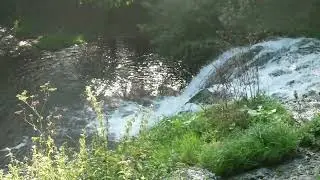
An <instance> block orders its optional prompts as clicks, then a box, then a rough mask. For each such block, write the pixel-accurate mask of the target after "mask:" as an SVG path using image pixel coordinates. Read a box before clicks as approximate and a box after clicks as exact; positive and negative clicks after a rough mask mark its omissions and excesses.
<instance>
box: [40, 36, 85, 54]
mask: <svg viewBox="0 0 320 180" xmlns="http://www.w3.org/2000/svg"><path fill="white" fill-rule="evenodd" d="M84 42H85V39H84V36H83V35H72V34H71V35H70V34H63V33H57V34H50V35H45V36H42V37H40V39H39V42H38V43H37V44H36V46H37V47H38V48H40V49H43V50H59V49H62V48H66V47H69V46H72V45H74V44H82V43H84Z"/></svg>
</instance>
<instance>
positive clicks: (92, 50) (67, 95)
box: [0, 38, 186, 155]
mask: <svg viewBox="0 0 320 180" xmlns="http://www.w3.org/2000/svg"><path fill="white" fill-rule="evenodd" d="M137 42H139V43H137ZM0 58H1V59H0V68H1V71H0V150H1V149H3V148H4V147H6V146H9V147H10V146H16V145H17V144H19V142H21V141H22V140H23V139H24V136H26V135H30V134H31V133H32V131H33V130H32V128H29V127H28V126H27V125H26V124H24V123H23V122H22V120H21V119H19V118H17V117H15V116H14V111H15V110H17V103H18V102H17V100H16V98H15V95H16V94H17V93H19V92H20V91H21V90H23V89H28V90H30V91H31V92H36V89H37V87H39V85H41V84H43V83H45V82H47V81H50V82H51V84H53V85H54V86H56V87H57V88H58V91H57V93H56V94H55V95H54V96H52V97H51V99H50V104H49V107H48V108H52V109H53V107H56V109H60V110H62V113H63V114H65V116H64V119H63V121H62V122H63V123H61V125H63V126H65V128H63V129H62V130H61V132H65V133H64V134H63V135H65V136H70V137H72V136H73V134H72V133H79V132H80V131H81V129H82V128H84V127H85V125H86V124H85V122H84V121H83V120H82V119H90V118H88V117H84V116H87V115H86V114H83V113H81V111H79V109H81V108H83V106H84V104H85V101H84V100H83V91H84V87H85V86H86V85H91V86H92V87H94V88H95V89H96V92H97V95H98V96H99V97H100V98H101V99H102V100H104V102H105V103H106V104H107V106H106V107H108V108H109V109H107V110H113V109H115V108H117V107H118V106H120V102H121V101H123V100H125V101H128V100H129V101H133V102H137V103H141V104H145V103H148V101H151V100H152V99H154V98H155V97H156V96H163V95H170V96H172V95H176V94H177V93H178V92H179V90H180V89H181V88H182V86H183V85H184V84H185V83H186V82H185V80H184V79H185V78H184V75H183V72H184V70H183V68H182V67H181V66H180V65H179V64H178V63H166V61H165V60H164V59H162V58H161V57H159V56H157V55H156V54H154V53H152V52H151V51H150V49H149V47H148V45H147V44H145V43H141V41H139V40H138V39H135V38H117V39H111V40H103V41H102V40H101V41H99V42H97V43H90V44H87V45H83V46H82V45H81V46H73V47H70V48H67V49H64V50H61V51H58V52H39V53H34V54H33V55H30V56H25V57H18V58H9V57H6V58H5V57H0ZM70 130H75V131H70ZM0 155H1V154H0Z"/></svg>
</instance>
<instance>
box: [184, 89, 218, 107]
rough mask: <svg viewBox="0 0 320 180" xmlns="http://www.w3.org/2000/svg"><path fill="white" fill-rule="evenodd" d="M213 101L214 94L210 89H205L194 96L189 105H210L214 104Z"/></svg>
mask: <svg viewBox="0 0 320 180" xmlns="http://www.w3.org/2000/svg"><path fill="white" fill-rule="evenodd" d="M213 99H214V96H213V93H212V92H211V91H209V90H208V89H203V90H201V91H199V92H198V93H197V94H196V95H195V96H193V97H192V98H191V99H190V100H189V101H188V103H197V104H209V103H212V102H213Z"/></svg>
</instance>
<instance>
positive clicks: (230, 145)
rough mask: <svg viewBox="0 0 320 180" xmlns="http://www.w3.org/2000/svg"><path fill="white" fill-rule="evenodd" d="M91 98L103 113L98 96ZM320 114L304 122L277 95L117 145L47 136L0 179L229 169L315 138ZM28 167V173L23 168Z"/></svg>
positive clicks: (275, 157) (224, 172)
mask: <svg viewBox="0 0 320 180" xmlns="http://www.w3.org/2000/svg"><path fill="white" fill-rule="evenodd" d="M91 100H92V101H94V103H93V104H94V107H95V109H97V112H98V114H100V115H101V112H100V113H99V106H100V104H99V103H97V99H95V98H91ZM319 119H320V118H316V119H315V121H313V122H311V123H310V124H308V125H306V126H303V127H302V128H299V127H298V126H297V125H295V124H294V121H293V120H292V116H291V115H290V114H289V113H288V112H287V111H286V110H285V109H284V108H283V107H282V106H281V105H280V104H279V103H278V102H276V101H274V100H272V99H270V98H268V97H265V96H260V97H257V98H255V99H250V100H241V101H238V102H235V103H230V104H228V105H227V106H225V105H219V106H213V107H211V108H208V109H206V110H204V111H202V112H198V113H185V114H180V115H177V116H174V117H170V118H165V119H163V120H161V121H160V122H159V123H157V124H156V125H155V126H154V127H153V128H151V129H149V130H145V131H143V132H142V133H141V134H140V135H139V136H138V137H135V138H130V137H125V138H123V140H122V141H120V142H119V144H118V145H117V147H116V148H115V149H113V150H111V149H108V148H107V147H106V145H107V144H106V143H105V141H104V140H103V139H102V141H101V136H99V135H97V136H96V138H94V141H93V142H92V143H88V142H86V138H85V136H83V137H82V138H81V139H80V141H79V146H80V150H79V151H71V152H72V153H66V150H65V149H61V148H60V149H59V148H56V147H55V146H54V143H53V142H52V141H51V140H50V138H49V139H43V140H45V141H44V142H46V143H44V146H41V148H39V149H38V150H37V151H36V152H34V155H33V157H32V159H31V162H25V163H22V164H17V163H13V164H12V165H11V168H10V171H9V173H7V174H6V175H1V172H0V179H6V178H7V179H23V178H24V177H30V178H38V179H160V178H161V177H169V179H170V174H171V173H172V172H173V171H175V170H178V169H180V168H183V167H188V166H198V167H201V168H206V169H208V170H210V171H212V172H214V173H216V174H217V175H221V176H228V175H232V174H235V173H239V172H244V171H247V170H250V169H254V168H258V167H261V166H265V165H273V164H277V163H280V162H282V161H283V160H284V159H287V158H291V157H294V156H295V155H296V150H297V148H298V146H299V145H300V144H307V143H306V142H309V141H307V137H309V136H311V135H312V136H314V137H315V138H318V132H319V130H318V127H320V126H318V125H319V124H320V123H319V122H320V121H319ZM48 142H49V143H48ZM312 142H313V141H312ZM48 152H50V153H49V154H48ZM67 154H71V155H67ZM26 169H27V174H28V176H22V175H21V174H19V173H20V172H25V170H26ZM13 177H16V178H13Z"/></svg>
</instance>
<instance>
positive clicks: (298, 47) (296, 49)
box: [88, 38, 320, 138]
mask: <svg viewBox="0 0 320 180" xmlns="http://www.w3.org/2000/svg"><path fill="white" fill-rule="evenodd" d="M256 49H259V51H258V52H256V53H255V54H254V56H253V58H252V59H250V60H249V61H251V62H255V61H261V62H263V63H262V64H260V65H259V76H260V88H261V90H263V91H265V92H266V93H267V94H269V95H275V94H279V93H280V94H281V93H282V94H283V96H286V97H289V96H290V94H291V93H292V92H293V91H298V92H299V93H303V92H305V91H307V90H308V89H310V87H311V86H312V85H314V84H317V83H318V85H319V87H320V78H318V77H317V75H316V74H317V72H318V76H320V41H318V40H315V39H308V38H296V39H292V38H279V39H275V40H270V41H265V42H261V43H258V44H255V45H252V46H247V47H239V48H233V49H231V50H228V51H226V52H224V53H223V54H221V55H220V56H219V57H218V58H216V59H214V60H213V62H212V63H210V64H208V65H206V66H204V67H203V68H202V69H201V70H200V72H199V73H198V74H197V75H196V76H195V77H194V78H193V79H192V81H191V82H190V83H189V85H188V86H187V87H186V88H185V89H184V90H183V91H182V92H181V94H180V95H179V96H176V97H164V98H162V99H161V100H158V101H155V102H154V103H153V106H152V108H145V107H143V106H141V105H138V104H137V103H134V102H126V103H124V104H123V105H122V106H120V107H119V108H118V109H117V110H115V111H114V112H113V113H111V114H110V115H109V116H108V117H107V118H108V121H109V124H110V130H109V132H111V133H112V134H113V135H114V136H115V137H116V138H118V137H121V136H122V135H123V132H124V131H125V125H126V122H127V121H128V120H134V122H133V125H132V132H131V133H132V134H133V135H134V134H136V133H137V132H138V131H139V127H140V123H141V121H142V120H143V119H144V118H146V119H147V120H148V122H149V125H152V124H154V123H156V122H157V121H159V120H160V119H161V118H163V117H168V116H172V115H175V114H177V113H179V112H182V111H186V110H189V111H193V110H197V109H198V108H197V107H198V106H197V105H195V104H190V103H188V101H189V100H190V99H191V98H192V97H193V96H195V95H196V94H197V93H198V92H199V91H201V90H202V89H204V88H206V86H207V83H208V78H209V77H211V76H214V74H215V70H216V68H219V67H221V66H223V65H224V64H225V63H226V62H228V61H229V60H232V59H233V58H232V57H234V56H236V55H238V54H240V53H248V52H253V51H255V50H256ZM277 72H278V73H277ZM290 82H291V83H290ZM145 109H148V110H147V112H146V111H145ZM92 125H94V123H91V124H89V125H88V127H92Z"/></svg>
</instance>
